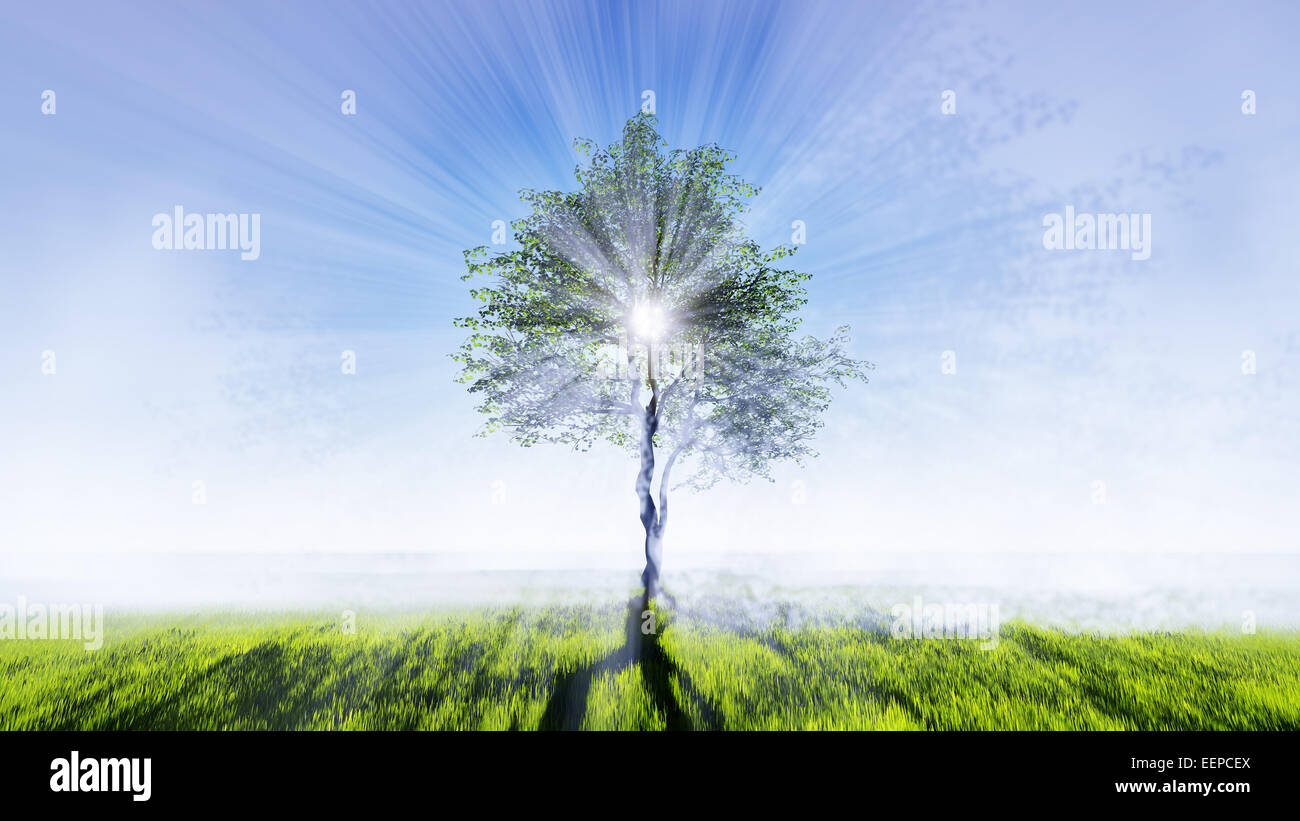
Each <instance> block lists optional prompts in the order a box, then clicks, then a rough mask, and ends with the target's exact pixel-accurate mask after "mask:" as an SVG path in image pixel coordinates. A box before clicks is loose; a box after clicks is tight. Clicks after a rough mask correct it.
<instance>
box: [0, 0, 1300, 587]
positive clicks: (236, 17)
mask: <svg viewBox="0 0 1300 821" xmlns="http://www.w3.org/2000/svg"><path fill="white" fill-rule="evenodd" d="M1298 18H1300V9H1297V8H1296V7H1295V6H1294V5H1290V4H1284V3H1276V4H1265V3H1248V4H1245V5H1240V6H1235V7H1232V8H1228V7H1224V6H1219V5H1215V4H1199V3H1179V4H1174V3H1160V4H1150V5H1149V6H1146V7H1144V8H1139V9H1135V8H1133V7H1132V4H1128V3H1106V2H1101V3H1089V4H1084V5H1081V6H1077V7H1065V6H1061V5H1060V4H1049V5H1044V4H1034V3H996V4H995V3H987V4H985V3H933V4H932V3H880V4H876V3H871V4H867V3H861V4H858V3H847V2H842V3H822V4H819V3H806V2H798V3H762V4H756V3H752V2H683V3H656V2H645V1H644V0H638V2H629V3H612V2H611V3H578V2H544V3H541V2H515V3H490V2H483V3H473V4H466V3H448V4H439V3H399V2H381V3H373V4H356V5H344V4H330V5H329V6H328V7H325V6H321V5H320V4H311V3H297V2H281V3H274V4H264V3H248V2H232V3H223V4H219V5H218V4H210V5H204V6H197V5H193V4H185V5H178V4H172V3H143V2H142V3H131V4H125V3H59V2H48V3H42V4H25V5H21V6H20V5H16V4H9V5H6V6H5V7H4V8H3V9H2V10H0V111H2V112H3V114H2V117H3V126H4V127H3V129H0V153H2V154H3V157H4V162H3V164H2V165H0V192H3V193H2V194H0V243H2V244H3V248H4V252H3V257H0V286H2V288H3V290H2V291H0V293H2V294H3V298H2V299H0V384H3V386H4V389H3V394H2V395H3V401H0V465H3V471H2V472H0V556H10V557H17V556H44V555H58V554H62V553H86V552H93V553H105V554H111V553H116V552H167V553H173V552H175V553H197V552H214V551H215V552H297V551H339V552H360V553H367V552H396V551H418V552H443V553H455V554H458V555H468V556H474V555H482V556H488V555H492V556H500V555H502V554H507V555H513V556H517V557H521V559H520V560H521V561H527V562H531V563H535V564H545V563H546V562H547V561H549V560H550V557H554V556H558V555H561V554H564V555H569V554H575V553H576V554H578V555H581V556H589V557H591V559H592V562H593V563H597V562H607V561H609V560H610V557H611V556H613V557H618V558H617V561H620V562H621V561H626V564H627V565H628V566H629V567H631V568H639V562H640V551H641V547H640V538H641V534H640V524H639V522H638V521H637V519H636V512H637V508H636V499H635V496H634V493H633V482H634V478H635V475H634V474H635V470H636V467H635V465H634V464H633V463H632V462H631V461H629V460H628V458H627V456H626V454H624V453H623V452H622V451H617V450H613V449H609V450H607V451H600V450H596V451H592V452H591V453H586V454H575V453H572V452H569V451H566V450H564V449H562V448H560V447H558V446H555V447H541V446H539V447H535V448H531V449H522V448H519V447H518V446H516V445H514V444H512V443H511V442H509V441H508V440H506V439H504V438H487V439H483V438H476V437H474V433H475V431H476V430H477V429H478V428H479V426H480V424H481V419H479V418H478V417H477V416H476V415H475V413H474V411H473V405H474V402H473V399H472V397H470V396H468V395H467V394H466V392H465V390H464V387H463V386H461V385H459V384H457V383H456V382H455V381H454V377H455V375H456V366H455V363H454V362H452V361H451V359H450V357H449V355H450V354H451V353H452V352H454V350H455V349H456V347H457V346H458V345H459V343H460V342H461V341H462V337H463V333H462V332H461V331H459V330H458V329H456V328H454V327H452V320H453V319H454V318H455V317H457V316H463V315H466V314H467V313H470V312H471V311H472V310H473V304H472V302H471V300H470V299H469V297H468V293H467V289H468V286H467V285H466V284H465V283H464V282H462V281H461V279H460V277H461V275H462V274H463V273H464V262H463V258H462V251H463V250H464V249H467V248H471V247H474V246H478V245H483V244H489V243H490V242H491V239H492V230H493V229H492V223H493V222H494V221H495V220H507V221H508V220H511V219H515V218H519V217H521V216H524V215H525V213H526V211H525V208H524V206H523V204H522V203H521V202H520V200H519V191H520V189H524V188H532V189H560V190H571V189H572V188H573V187H574V181H573V171H574V166H575V164H576V162H577V160H578V157H577V154H576V153H575V151H574V147H573V140H574V138H577V137H585V138H590V139H593V140H595V141H597V142H598V143H600V144H608V143H610V142H611V141H613V140H614V139H616V138H617V136H618V135H619V134H620V132H621V128H622V125H623V123H624V122H625V121H626V120H627V119H628V118H629V117H631V116H633V115H634V114H636V113H637V112H638V111H639V110H640V109H641V107H642V106H643V104H646V102H647V100H648V99H650V98H648V97H647V96H646V92H652V94H653V104H654V109H655V113H656V116H657V118H658V121H659V125H660V130H661V132H662V133H663V135H664V137H665V139H666V141H667V143H668V144H669V146H670V147H674V148H675V147H694V146H697V145H700V144H704V143H717V144H719V145H721V146H723V147H724V148H727V149H729V150H731V151H732V152H734V153H735V154H736V155H737V158H736V160H735V162H734V170H735V171H736V173H738V174H740V175H741V176H742V177H744V178H745V179H746V180H748V181H750V182H752V183H754V184H755V185H758V186H760V187H761V188H762V193H761V195H760V196H759V197H758V198H757V199H756V200H755V204H754V208H753V210H752V211H751V212H750V213H749V214H747V215H746V218H745V221H746V225H747V227H748V230H749V232H750V235H751V236H752V237H754V238H755V239H756V240H757V241H758V242H759V243H760V244H761V245H763V246H764V247H774V246H777V245H782V244H788V243H790V242H792V235H793V230H792V229H793V227H794V226H793V224H794V222H795V221H801V222H802V224H803V225H804V226H805V232H806V242H804V243H803V244H801V245H800V246H799V248H798V251H797V253H796V255H795V257H794V263H795V265H797V267H799V268H800V269H801V270H804V271H807V272H809V273H811V274H812V275H813V278H812V280H811V282H810V284H809V303H808V306H807V308H806V310H805V314H804V327H805V328H806V329H807V330H808V332H810V333H813V334H816V335H819V336H823V335H827V334H829V333H831V332H832V331H833V330H834V328H836V327H837V326H839V325H842V324H847V325H849V326H851V327H852V339H853V342H852V348H851V350H852V353H853V354H854V355H856V356H859V357H861V358H865V359H867V360H870V361H871V362H873V363H874V364H875V366H876V367H875V370H874V371H873V373H872V379H871V382H870V383H869V384H867V385H856V386H853V387H851V388H850V389H848V390H846V391H842V392H840V393H838V394H837V395H836V396H835V399H834V401H833V404H832V407H831V410H830V411H829V413H828V414H827V416H826V427H825V428H824V430H823V432H822V434H821V436H820V437H819V439H818V441H817V443H816V445H817V448H818V450H819V451H820V453H821V455H820V456H819V458H817V459H815V460H813V461H811V462H809V463H808V464H807V465H806V466H805V467H803V468H798V467H795V466H783V467H782V468H780V469H779V470H778V471H777V472H776V474H775V476H776V481H774V482H772V483H766V482H759V483H756V484H751V485H747V486H728V487H722V486H720V487H718V488H715V489H713V490H711V491H708V492H706V493H703V494H699V495H693V496H692V495H686V494H685V493H684V492H683V493H681V494H678V495H677V496H675V497H674V521H673V523H672V526H671V528H670V530H669V532H668V534H667V541H666V547H665V562H666V569H667V570H668V571H671V567H672V564H673V562H674V561H676V560H678V559H679V557H687V556H691V555H705V554H709V555H713V554H728V553H742V552H772V553H798V552H803V551H807V552H809V553H810V554H812V553H816V554H817V555H819V556H822V555H829V556H830V557H831V558H830V559H821V560H823V561H829V562H831V563H832V564H833V563H834V562H835V561H845V562H850V561H852V559H853V558H854V557H860V556H862V555H867V554H873V553H883V552H925V551H947V552H970V553H981V552H988V551H1011V552H1052V551H1064V552H1076V553H1080V552H1081V553H1088V552H1108V553H1121V554H1123V553H1162V552H1171V551H1174V552H1191V553H1211V552H1228V553H1258V552H1288V553H1290V552H1295V551H1296V550H1297V549H1298V548H1300V544H1297V536H1296V534H1297V533H1300V513H1297V510H1298V509H1300V508H1298V507H1297V505H1296V504H1295V491H1296V471H1295V465H1296V464H1297V463H1300V391H1298V390H1297V388H1298V387H1300V384H1298V380H1297V376H1296V374H1297V366H1298V365H1300V332H1298V331H1297V316H1298V315H1300V312H1298V311H1297V307H1298V306H1300V278H1298V277H1297V267H1298V265H1300V254H1298V253H1297V247H1298V245H1300V239H1298V237H1300V233H1298V232H1297V231H1296V230H1295V226H1294V223H1293V222H1292V220H1293V219H1294V218H1295V214H1296V212H1297V211H1296V202H1297V198H1296V193H1295V192H1296V191H1297V183H1298V182H1300V162H1297V160H1300V156H1298V155H1300V140H1297V139H1296V135H1297V133H1300V107H1298V106H1297V99H1298V97H1297V92H1296V89H1295V77H1296V76H1297V69H1300V56H1297V52H1296V50H1295V48H1294V42H1293V39H1294V38H1293V34H1294V32H1295V31H1297V30H1300V26H1298V25H1297V24H1300V19H1298ZM47 90H49V91H53V92H54V98H53V100H54V104H55V107H54V111H53V112H52V113H44V112H43V106H45V95H44V92H46V91H47ZM346 91H351V92H353V93H354V95H355V114H345V113H344V111H343V106H344V93H345V92H346ZM1246 91H1250V92H1252V95H1250V100H1251V101H1253V104H1254V109H1253V110H1254V113H1245V111H1244V110H1243V106H1245V105H1246V103H1245V102H1244V101H1243V93H1244V92H1246ZM946 92H952V94H951V95H947V94H946ZM945 101H947V102H948V103H949V104H952V103H955V111H953V113H945V110H944V105H945ZM950 110H951V109H950ZM176 206H181V207H182V208H183V209H184V211H185V212H186V213H201V214H202V213H213V212H216V213H241V214H258V215H260V248H259V251H260V254H259V255H258V257H257V258H256V259H250V260H244V259H241V256H240V254H239V252H238V251H231V250H166V249H163V250H159V249H156V248H155V247H154V243H153V237H154V227H153V219H154V217H155V215H157V214H171V213H172V211H173V209H174V208H175V207H176ZM1067 206H1070V207H1072V208H1073V209H1074V210H1075V211H1076V212H1078V213H1091V214H1100V213H1120V214H1126V215H1127V214H1135V215H1149V218H1150V225H1151V234H1150V239H1151V245H1150V256H1149V258H1147V259H1133V258H1132V257H1133V255H1132V254H1130V253H1128V252H1126V251H1123V250H1052V249H1048V248H1045V247H1044V242H1043V239H1044V230H1045V229H1044V218H1045V217H1046V216H1047V215H1050V214H1058V213H1059V214H1063V213H1064V212H1065V208H1066V207H1067ZM344 352H352V354H353V355H354V356H355V363H356V372H355V373H353V374H348V373H344V372H343V370H344V369H343V368H342V366H341V363H342V362H343V358H344V356H345V353H344ZM1247 363H1253V366H1248V365H1247ZM51 371H52V372H51ZM836 557H838V558H836Z"/></svg>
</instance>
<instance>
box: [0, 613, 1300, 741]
mask: <svg viewBox="0 0 1300 821" xmlns="http://www.w3.org/2000/svg"><path fill="white" fill-rule="evenodd" d="M639 615H640V614H639V608H634V609H632V610H629V609H628V607H626V606H624V605H611V606H609V607H606V608H597V607H558V608H535V609H506V610H499V609H498V610H477V611H466V612H459V613H457V612H444V613H436V614H428V613H423V614H385V615H381V616H380V615H377V616H374V617H370V618H368V617H366V615H365V614H364V613H363V614H361V615H360V616H359V617H358V619H357V623H356V631H355V633H354V634H349V633H347V632H345V631H344V630H343V629H342V627H341V625H340V622H339V619H338V617H337V616H326V615H320V616H310V615H298V616H289V615H243V616H182V617H175V618H165V617H161V616H156V615H154V616H127V615H119V616H113V615H111V614H110V615H109V617H108V618H107V619H106V624H105V627H106V636H107V638H106V640H105V642H104V646H103V648H102V649H100V650H98V651H94V652H86V651H85V650H83V649H82V647H81V645H80V643H78V642H75V641H66V642H65V641H58V642H56V641H0V728H3V729H79V730H108V729H218V728H220V729H536V728H541V729H564V728H570V729H665V728H667V729H684V728H694V729H805V728H807V729H812V728H827V729H829V728H853V729H914V728H919V729H1048V728H1053V729H1092V728H1098V729H1169V730H1172V729H1179V730H1181V729H1273V730H1278V729H1298V728H1300V636H1298V635H1296V634H1294V633H1274V634H1259V635H1239V634H1232V633H1227V632H1224V633H1142V634H1130V635H1125V636H1121V637H1106V636H1100V635H1080V634H1069V633H1063V632H1058V631H1054V630H1044V629H1039V628H1035V627H1032V626H1028V625H1025V624H1020V623H1014V624H1010V625H1004V626H1003V628H1002V631H1001V641H1000V643H999V645H998V647H997V648H996V649H992V650H981V649H980V646H979V643H978V642H976V641H968V640H961V639H948V640H911V639H896V638H892V637H890V636H889V635H888V634H887V633H884V632H882V631H879V630H871V629H864V628H862V627H852V626H819V627H801V628H795V629H792V628H789V627H786V626H782V625H780V624H777V625H769V626H766V627H763V628H761V629H760V628H754V627H729V626H722V625H723V624H725V622H720V621H717V620H710V619H699V618H688V617H687V616H675V615H674V614H673V613H672V612H670V611H662V612H661V613H660V614H659V618H658V619H657V624H656V627H657V635H642V631H641V620H640V618H639Z"/></svg>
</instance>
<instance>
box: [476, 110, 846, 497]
mask: <svg viewBox="0 0 1300 821" xmlns="http://www.w3.org/2000/svg"><path fill="white" fill-rule="evenodd" d="M655 126H656V123H655V119H654V117H653V116H651V115H647V114H639V115H637V116H635V117H633V118H632V119H631V120H629V121H628V123H627V124H626V126H625V127H624V129H623V136H622V139H621V141H619V142H617V143H615V144H613V145H611V146H608V147H606V148H599V147H597V146H596V145H595V144H594V143H592V142H591V141H588V140H577V141H576V143H575V145H576V147H577V149H578V151H579V153H580V154H581V155H583V156H584V157H585V158H586V159H587V163H586V165H585V166H584V165H581V164H580V165H579V166H578V167H577V168H576V169H575V174H576V177H577V183H578V185H577V188H576V189H575V190H573V191H567V192H566V191H535V190H524V191H522V192H521V196H522V198H523V200H524V202H525V203H527V204H528V205H529V206H530V207H531V210H532V213H531V214H529V215H528V216H526V217H524V218H522V219H519V220H516V221H514V222H513V223H512V224H511V228H512V233H513V239H514V242H515V244H516V246H517V247H515V248H513V249H510V250H498V251H494V252H493V251H489V250H488V248H486V247H479V248H474V249H471V250H469V251H466V252H465V259H466V265H467V268H468V271H467V273H466V274H465V276H464V277H463V278H464V279H466V280H469V281H471V283H472V285H471V291H470V293H471V294H472V295H473V297H474V298H475V299H477V300H478V301H479V302H480V303H481V305H480V307H479V308H478V313H477V315H475V316H469V317H464V318H461V319H458V320H457V323H456V324H457V326H458V327H462V328H465V329H468V330H469V332H470V335H469V338H468V339H467V340H466V341H465V343H464V344H463V345H462V347H461V348H460V351H459V352H458V353H457V354H455V355H454V356H455V358H456V359H457V360H458V361H459V362H460V363H461V366H462V372H461V376H460V379H461V381H462V382H463V383H465V384H467V385H468V386H469V390H470V392H471V393H473V394H474V395H476V397H477V398H478V400H479V405H478V410H480V411H481V412H482V413H484V414H486V416H487V423H486V425H485V427H484V430H483V433H485V434H486V433H489V432H491V431H495V430H506V431H508V432H509V433H510V435H511V436H512V437H513V438H514V439H516V440H517V441H518V442H519V443H520V444H522V445H525V446H529V445H532V444H535V443H537V442H543V441H546V442H559V443H564V444H567V445H571V446H573V447H575V448H577V449H579V450H586V449H588V448H590V447H591V446H592V445H593V444H594V443H596V442H598V441H602V440H603V441H607V442H610V443H613V444H615V445H617V446H620V447H625V448H628V449H629V450H631V451H632V452H633V453H636V452H637V451H638V450H641V451H642V461H643V469H644V467H645V458H646V454H645V452H644V449H643V446H644V445H647V444H648V445H649V447H650V448H651V449H652V453H651V455H650V456H651V466H652V469H653V451H663V452H665V453H667V454H668V459H667V461H666V462H664V465H663V473H662V475H661V479H660V497H661V505H660V508H661V514H662V513H666V506H667V503H666V492H667V487H668V479H669V473H670V472H671V471H672V469H673V467H674V465H675V464H677V463H678V462H679V461H681V462H682V463H683V464H689V465H690V470H689V473H687V474H686V479H685V481H684V482H683V484H686V485H689V486H693V487H697V488H702V487H708V486H710V485H712V484H714V483H716V482H717V481H718V480H720V479H730V480H740V481H744V480H747V479H749V478H750V477H752V476H756V475H757V476H762V477H767V478H770V477H771V474H770V470H771V466H772V464H773V463H774V462H777V461H781V460H794V461H796V462H801V461H802V460H803V459H804V458H805V457H808V456H811V455H815V454H814V451H813V450H812V445H811V440H812V437H813V435H814V434H815V433H816V431H817V429H818V428H819V427H821V425H822V421H821V417H822V413H823V412H824V411H825V410H826V408H827V407H828V405H829V402H830V395H831V388H832V386H833V385H836V384H838V385H841V386H843V385H845V384H846V382H847V381H848V380H852V379H862V380H865V379H866V374H867V371H868V370H869V369H870V368H871V365H870V364H868V363H866V362H863V361H860V360H856V359H853V358H852V357H850V356H849V355H848V354H847V353H846V351H845V348H846V345H847V334H848V328H847V327H841V328H839V329H838V330H837V331H836V332H835V333H834V335H832V336H831V337H830V338H829V339H826V340H819V339H816V338H814V337H811V336H799V335H798V334H797V331H798V328H799V325H800V318H799V316H798V313H799V309H800V308H801V307H802V306H803V305H804V304H805V302H806V300H807V298H806V291H805V288H804V282H805V281H807V280H808V278H809V275H808V274H805V273H801V272H798V271H795V270H793V269H790V268H787V267H783V266H784V265H785V264H786V263H785V262H784V261H785V260H786V259H787V258H789V257H790V256H791V255H792V254H793V253H794V248H793V247H789V246H782V247H777V248H775V249H772V250H770V251H763V250H762V249H760V247H759V246H758V244H757V243H756V242H754V241H753V240H751V239H749V238H748V237H747V236H746V234H745V229H744V226H743V224H742V223H741V221H740V218H741V216H742V214H743V213H744V211H745V210H746V203H747V202H748V200H749V199H750V198H752V197H754V196H756V195H757V194H758V193H759V189H758V188H756V187H754V186H752V185H750V184H749V183H747V182H745V181H744V180H742V179H740V178H739V177H737V176H736V175H734V174H730V173H728V171H727V164H728V162H730V161H731V160H733V159H734V156H732V155H731V154H729V153H728V152H726V151H724V150H723V149H721V148H719V147H718V146H717V145H713V144H710V145H704V146H700V147H698V148H694V149H689V150H685V149H677V150H671V151H670V150H666V146H665V142H664V140H663V139H662V138H661V137H660V135H659V134H658V132H657V130H656V127H655ZM646 484H647V487H646V488H645V492H646V493H648V481H647V482H646ZM641 492H642V489H641V487H640V482H638V493H641Z"/></svg>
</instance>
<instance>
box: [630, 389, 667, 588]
mask: <svg viewBox="0 0 1300 821" xmlns="http://www.w3.org/2000/svg"><path fill="white" fill-rule="evenodd" d="M658 424H659V420H658V419H657V418H656V414H655V400H654V399H651V400H650V406H649V407H648V408H646V414H645V419H644V420H643V422H642V424H641V470H640V472H638V473H637V476H636V495H637V499H638V500H640V503H641V526H642V527H644V528H645V570H644V571H642V573H641V583H642V584H644V585H645V594H646V598H647V599H653V598H655V597H656V596H658V595H659V568H660V567H661V562H662V558H663V544H664V524H665V522H664V521H663V519H662V518H661V517H660V512H659V511H658V510H656V509H655V500H654V497H653V496H651V495H650V483H651V481H652V480H653V479H654V474H655V449H654V436H655V429H656V428H657V427H658Z"/></svg>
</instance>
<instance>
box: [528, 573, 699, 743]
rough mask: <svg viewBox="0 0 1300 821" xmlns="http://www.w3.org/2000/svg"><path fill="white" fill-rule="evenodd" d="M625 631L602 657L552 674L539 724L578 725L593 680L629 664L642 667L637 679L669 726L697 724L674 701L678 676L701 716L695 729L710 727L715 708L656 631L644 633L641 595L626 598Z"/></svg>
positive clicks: (548, 727) (567, 727)
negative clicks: (619, 643) (699, 693)
mask: <svg viewBox="0 0 1300 821" xmlns="http://www.w3.org/2000/svg"><path fill="white" fill-rule="evenodd" d="M627 607H628V609H627V621H626V622H625V628H626V636H625V641H624V643H623V646H622V647H620V648H618V649H617V650H615V651H614V652H612V653H610V654H609V655H607V656H605V657H604V658H603V659H601V660H599V661H597V662H595V663H594V664H589V665H587V666H585V667H579V668H577V669H573V670H565V671H563V672H560V673H559V674H558V675H556V677H555V682H554V685H553V686H552V688H551V697H550V699H549V700H548V701H547V703H546V711H545V712H544V713H543V714H542V720H541V722H540V723H539V724H538V729H541V730H578V729H581V727H582V719H583V716H585V715H586V713H587V697H588V695H589V694H590V692H591V682H592V680H593V679H594V678H596V677H597V676H599V675H602V674H604V673H616V672H619V671H620V670H623V669H624V668H626V667H627V666H628V665H629V664H636V665H638V666H639V667H640V669H641V681H642V684H643V685H644V687H645V688H646V691H647V692H649V693H650V697H651V699H653V701H654V706H655V709H656V710H657V711H658V712H659V714H660V715H662V716H664V719H665V724H666V728H667V729H669V730H692V729H696V725H695V723H694V722H692V720H691V717H690V716H689V715H687V713H686V712H685V711H684V710H683V709H682V706H681V704H679V703H678V700H677V696H676V694H675V693H674V691H673V681H674V680H676V681H677V682H678V684H679V686H680V687H681V688H682V690H683V691H684V692H686V693H688V694H689V697H690V698H691V700H692V701H693V702H694V704H695V707H696V712H697V713H698V715H699V716H700V717H701V721H700V727H699V729H712V728H713V711H712V710H711V709H709V707H708V705H707V704H706V703H705V702H704V701H703V700H702V699H700V698H698V696H697V695H696V694H695V692H694V689H693V688H692V687H691V686H690V684H689V682H688V681H687V677H686V675H685V674H684V673H682V671H681V670H680V669H679V668H678V666H677V664H676V662H674V661H673V660H672V659H671V658H670V657H669V656H668V654H667V653H666V652H665V651H664V649H663V647H662V646H660V643H659V640H660V634H658V633H643V632H642V630H641V625H642V623H643V622H642V618H641V614H642V613H644V612H645V611H646V610H649V609H650V607H649V602H648V601H647V600H646V597H645V596H644V595H642V596H633V597H632V598H631V599H630V600H628V604H627Z"/></svg>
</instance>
